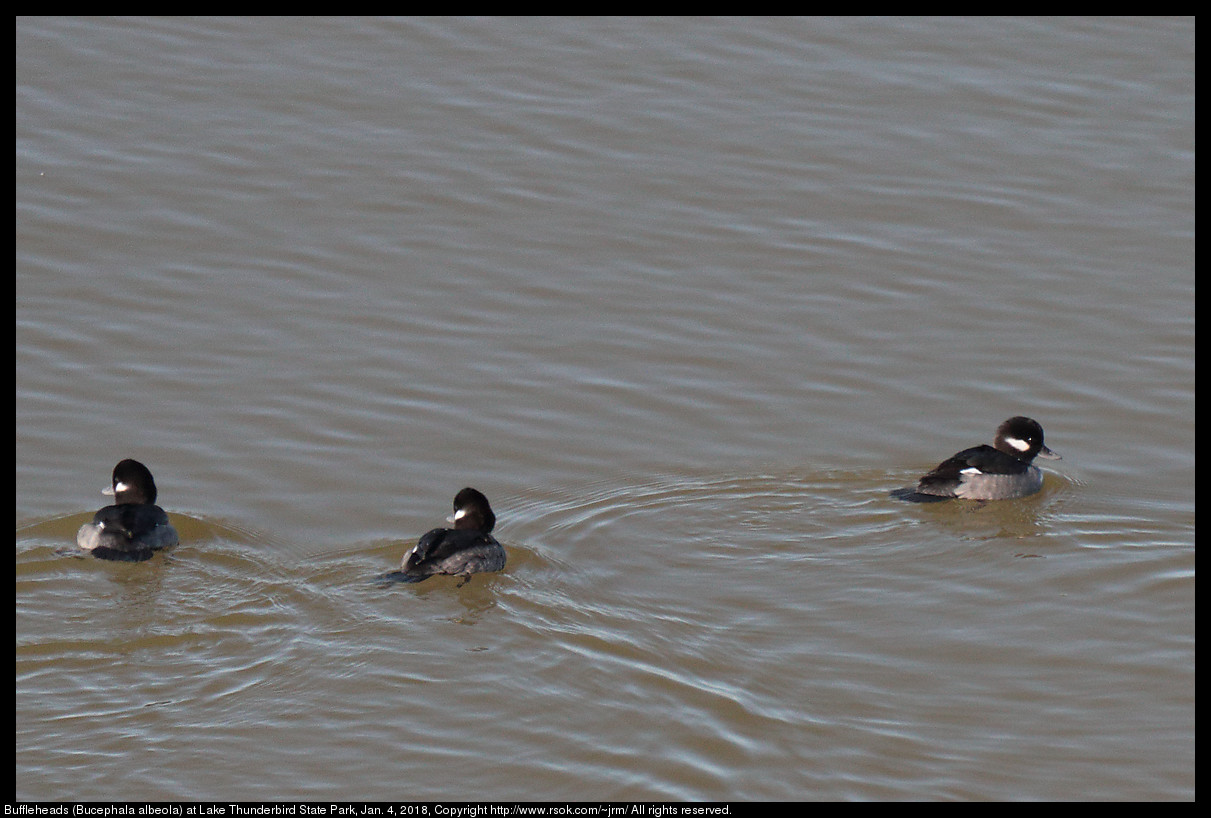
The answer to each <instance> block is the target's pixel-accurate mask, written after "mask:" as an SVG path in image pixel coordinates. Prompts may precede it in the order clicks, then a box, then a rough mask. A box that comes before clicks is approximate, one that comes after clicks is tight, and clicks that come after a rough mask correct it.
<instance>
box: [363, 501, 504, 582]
mask: <svg viewBox="0 0 1211 818" xmlns="http://www.w3.org/2000/svg"><path fill="white" fill-rule="evenodd" d="M447 519H448V521H449V522H452V523H454V528H435V529H433V530H432V531H430V532H429V533H427V534H425V535H424V536H423V537H421V538H420V541H419V542H417V544H416V545H415V546H414V547H413V548H412V550H411V551H409V552H408V553H407V554H405V555H404V560H403V562H402V563H401V565H400V570H398V571H392V572H391V573H389V574H383V579H391V580H397V581H399V582H420V581H421V580H425V579H428V578H429V577H431V576H433V575H434V574H454V575H456V576H461V577H463V581H462V582H461V583H459V584H460V585H465V584H466V583H467V582H469V581H470V579H471V575H472V574H477V573H479V572H480V571H499V570H501V569H502V568H504V567H505V549H504V547H503V546H502V545H501V544H500V543H498V542H497V541H496V538H494V537H493V536H492V534H491V533H490V532H491V531H492V528H493V527H494V526H495V525H496V515H495V514H493V513H492V507H491V506H489V505H488V498H487V497H485V496H483V494H481V493H479V492H478V491H476V490H475V489H472V488H465V489H463V490H462V491H460V492H459V493H458V494H457V495H456V496H455V497H454V514H453V515H451V516H450V517H449V518H447Z"/></svg>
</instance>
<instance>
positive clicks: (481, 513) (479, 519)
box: [450, 488, 496, 534]
mask: <svg viewBox="0 0 1211 818" xmlns="http://www.w3.org/2000/svg"><path fill="white" fill-rule="evenodd" d="M450 522H452V523H454V527H455V528H456V529H467V530H470V531H482V532H484V533H485V534H486V533H488V532H489V531H491V530H492V529H493V527H495V526H496V515H495V514H493V513H492V507H491V506H490V505H488V498H487V497H484V496H483V494H481V493H480V492H478V491H476V490H475V489H473V488H465V489H463V490H462V491H460V492H459V493H458V494H456V495H455V496H454V515H453V516H451V517H450Z"/></svg>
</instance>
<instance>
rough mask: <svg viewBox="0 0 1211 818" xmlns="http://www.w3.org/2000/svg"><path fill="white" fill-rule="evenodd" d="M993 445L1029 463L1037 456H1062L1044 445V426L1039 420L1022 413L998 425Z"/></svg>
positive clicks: (1052, 458)
mask: <svg viewBox="0 0 1211 818" xmlns="http://www.w3.org/2000/svg"><path fill="white" fill-rule="evenodd" d="M993 445H994V446H995V447H996V448H997V450H998V451H1002V452H1004V453H1005V454H1008V455H1012V456H1013V457H1016V458H1017V459H1018V460H1025V461H1026V462H1027V463H1029V462H1030V461H1031V460H1034V458H1035V456H1036V455H1037V456H1038V457H1041V458H1043V459H1045V460H1059V459H1060V456H1059V455H1058V454H1056V453H1055V452H1053V451H1051V449H1048V448H1047V447H1046V446H1044V445H1043V427H1042V426H1040V425H1039V424H1038V422H1037V421H1034V420H1031V419H1030V418H1024V417H1021V416H1020V415H1019V416H1018V417H1015V418H1010V419H1009V420H1007V421H1005V422H1004V423H1002V424H1001V425H1000V426H998V427H997V437H996V441H995V442H994V443H993Z"/></svg>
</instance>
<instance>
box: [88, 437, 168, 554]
mask: <svg viewBox="0 0 1211 818" xmlns="http://www.w3.org/2000/svg"><path fill="white" fill-rule="evenodd" d="M101 493H102V494H112V495H113V496H114V499H115V501H116V502H115V503H114V505H112V506H106V507H105V508H103V509H101V510H100V511H98V512H97V513H96V514H94V515H93V521H92V522H91V523H85V524H84V525H82V526H80V531H79V532H78V533H77V534H76V544H77V545H79V546H80V547H81V548H83V549H84V550H85V551H91V552H92V555H93V556H94V557H100V558H101V559H103V560H124V561H126V562H140V561H142V560H146V559H151V555H152V554H153V553H155V552H156V551H158V550H160V549H161V548H168V547H169V546H172V545H176V544H177V532H176V530H175V529H173V527H172V524H171V523H169V522H168V515H167V514H165V513H164V509H162V508H160V507H159V506H157V505H156V504H155V503H156V481H155V480H154V479H152V476H151V472H150V471H149V470H148V468H147V467H146V466H144V465H143V464H142V463H140V462H139V461H137V460H123V461H122V462H121V463H119V464H118V465H116V466H114V473H113V478H112V480H111V484H110V487H109V488H107V489H104V490H103V491H102V492H101Z"/></svg>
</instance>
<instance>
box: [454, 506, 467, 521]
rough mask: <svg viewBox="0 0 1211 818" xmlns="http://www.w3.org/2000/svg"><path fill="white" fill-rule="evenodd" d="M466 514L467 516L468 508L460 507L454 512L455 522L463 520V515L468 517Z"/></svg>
mask: <svg viewBox="0 0 1211 818" xmlns="http://www.w3.org/2000/svg"><path fill="white" fill-rule="evenodd" d="M466 516H467V510H466V509H465V508H460V509H459V510H458V511H456V512H454V518H453V519H454V521H455V522H458V521H459V520H461V519H462V518H463V517H466Z"/></svg>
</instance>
